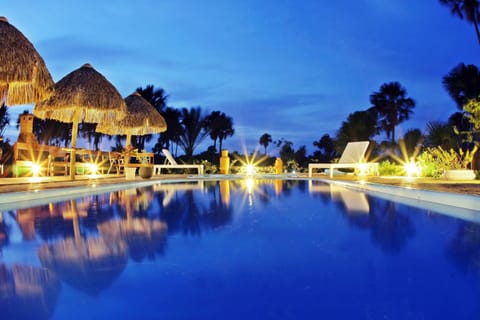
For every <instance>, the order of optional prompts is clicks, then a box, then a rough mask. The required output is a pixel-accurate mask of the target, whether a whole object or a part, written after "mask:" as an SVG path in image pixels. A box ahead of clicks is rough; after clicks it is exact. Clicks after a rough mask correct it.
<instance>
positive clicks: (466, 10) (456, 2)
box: [439, 0, 480, 43]
mask: <svg viewBox="0 0 480 320" xmlns="http://www.w3.org/2000/svg"><path fill="white" fill-rule="evenodd" d="M439 1H440V3H441V4H443V5H445V6H447V7H449V8H450V11H451V12H452V14H453V15H454V16H458V17H459V18H460V19H461V20H463V19H465V20H467V22H468V23H471V24H473V26H474V28H475V33H476V34H477V40H478V42H479V43H480V30H479V26H478V21H479V18H480V10H479V6H480V1H478V0H439Z"/></svg>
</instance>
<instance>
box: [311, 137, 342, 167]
mask: <svg viewBox="0 0 480 320" xmlns="http://www.w3.org/2000/svg"><path fill="white" fill-rule="evenodd" d="M313 145H314V146H315V147H317V148H318V150H315V151H314V152H313V159H316V160H318V161H319V162H330V161H331V160H332V159H333V158H335V157H338V153H337V151H336V150H335V143H334V141H333V139H332V138H331V137H330V135H329V134H324V135H323V136H322V137H321V138H320V140H318V141H314V142H313Z"/></svg>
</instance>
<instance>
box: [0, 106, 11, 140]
mask: <svg viewBox="0 0 480 320" xmlns="http://www.w3.org/2000/svg"><path fill="white" fill-rule="evenodd" d="M9 123H10V116H9V115H8V108H7V106H6V105H5V104H2V106H1V107H0V137H2V138H3V133H4V132H5V129H6V128H7V126H8V124H9Z"/></svg>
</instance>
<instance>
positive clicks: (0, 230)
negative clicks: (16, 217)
mask: <svg viewBox="0 0 480 320" xmlns="http://www.w3.org/2000/svg"><path fill="white" fill-rule="evenodd" d="M8 231H9V227H8V226H7V224H6V223H5V220H4V217H3V212H0V257H1V256H2V248H3V247H4V246H6V245H8V243H9V239H8Z"/></svg>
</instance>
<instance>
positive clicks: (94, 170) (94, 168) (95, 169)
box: [88, 163, 98, 176]
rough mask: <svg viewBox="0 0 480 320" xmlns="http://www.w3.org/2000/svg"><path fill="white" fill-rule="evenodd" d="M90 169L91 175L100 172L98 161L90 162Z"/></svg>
mask: <svg viewBox="0 0 480 320" xmlns="http://www.w3.org/2000/svg"><path fill="white" fill-rule="evenodd" d="M88 170H90V174H91V175H94V176H95V175H96V174H97V173H98V165H97V164H96V163H89V164H88Z"/></svg>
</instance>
